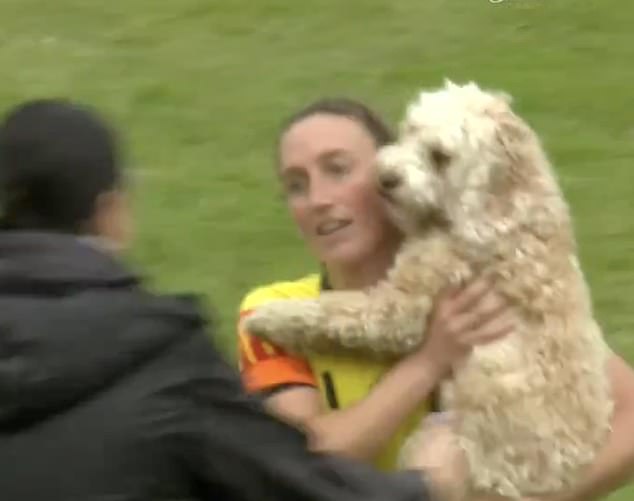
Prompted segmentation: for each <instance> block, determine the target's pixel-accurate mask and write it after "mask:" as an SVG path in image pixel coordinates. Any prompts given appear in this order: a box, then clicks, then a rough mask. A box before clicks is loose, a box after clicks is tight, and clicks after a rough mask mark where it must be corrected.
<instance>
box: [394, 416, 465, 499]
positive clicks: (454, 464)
mask: <svg viewBox="0 0 634 501" xmlns="http://www.w3.org/2000/svg"><path fill="white" fill-rule="evenodd" d="M454 425H455V422H454V418H453V417H452V416H451V415H448V414H444V413H443V414H432V415H430V416H429V417H428V418H427V419H426V420H425V422H424V423H423V426H422V428H421V429H420V430H419V431H418V432H417V433H416V434H415V435H413V436H412V437H411V438H410V440H412V441H413V442H410V443H409V444H408V445H407V447H408V448H410V450H411V452H410V453H409V454H408V457H407V461H406V465H405V466H406V467H407V468H408V469H410V468H411V469H418V470H421V471H422V472H423V475H424V479H425V482H426V484H427V486H428V488H429V490H430V491H431V493H432V496H433V497H432V499H438V500H441V501H462V500H464V499H465V495H466V493H467V480H468V473H469V467H468V463H467V459H466V457H465V454H464V452H463V450H462V449H461V448H460V446H459V444H458V441H457V439H456V436H455V435H454V432H453V427H454Z"/></svg>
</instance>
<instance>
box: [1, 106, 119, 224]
mask: <svg viewBox="0 0 634 501" xmlns="http://www.w3.org/2000/svg"><path fill="white" fill-rule="evenodd" d="M120 177H121V172H120V159H119V152H118V149H117V141H116V138H115V135H114V132H113V131H112V130H111V129H110V128H109V127H108V125H107V124H106V123H105V122H104V121H103V120H102V118H101V117H99V116H98V115H97V114H96V113H95V112H93V111H92V110H90V109H88V108H87V107H84V106H81V105H79V104H75V103H71V102H69V101H65V100H56V99H41V100H33V101H27V102H24V103H22V104H20V105H18V106H17V107H15V108H13V109H12V110H10V112H9V113H8V114H7V116H6V117H5V119H4V122H3V123H2V124H1V125H0V207H1V212H2V213H1V214H0V222H1V224H2V228H4V229H18V230H42V231H60V232H68V233H81V231H82V227H83V226H84V224H85V223H86V222H87V221H88V220H89V219H90V217H91V216H92V215H93V214H94V210H95V203H96V201H97V198H98V196H99V195H100V194H102V193H105V192H107V191H109V190H112V189H113V188H115V187H116V186H117V185H118V184H119V182H120Z"/></svg>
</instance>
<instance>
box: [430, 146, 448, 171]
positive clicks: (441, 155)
mask: <svg viewBox="0 0 634 501" xmlns="http://www.w3.org/2000/svg"><path fill="white" fill-rule="evenodd" d="M429 156H430V158H431V161H432V164H433V165H434V168H435V169H436V170H437V171H438V172H442V171H444V170H445V169H446V168H447V167H448V166H449V162H450V161H451V156H450V155H449V154H448V153H445V152H444V151H443V150H441V149H440V148H432V149H431V151H430V152H429Z"/></svg>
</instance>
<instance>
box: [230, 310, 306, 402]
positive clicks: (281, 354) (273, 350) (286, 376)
mask: <svg viewBox="0 0 634 501" xmlns="http://www.w3.org/2000/svg"><path fill="white" fill-rule="evenodd" d="M251 311H253V310H243V311H241V312H240V320H239V325H238V336H239V355H240V359H239V365H240V372H241V374H242V380H243V385H244V387H245V388H246V390H247V391H261V390H264V389H267V388H272V387H274V386H277V385H280V384H289V383H295V384H307V385H311V386H317V381H316V380H315V377H314V376H313V372H312V369H311V367H310V365H309V364H308V362H307V361H305V360H303V359H302V358H299V357H294V356H292V355H289V354H287V353H286V351H285V350H283V349H282V348H281V347H279V346H277V345H275V344H273V343H270V342H268V341H265V340H263V339H260V338H258V337H255V336H252V335H250V334H249V333H248V332H246V331H245V330H244V328H243V327H242V325H241V321H242V320H243V319H244V318H245V317H246V316H247V315H249V313H251Z"/></svg>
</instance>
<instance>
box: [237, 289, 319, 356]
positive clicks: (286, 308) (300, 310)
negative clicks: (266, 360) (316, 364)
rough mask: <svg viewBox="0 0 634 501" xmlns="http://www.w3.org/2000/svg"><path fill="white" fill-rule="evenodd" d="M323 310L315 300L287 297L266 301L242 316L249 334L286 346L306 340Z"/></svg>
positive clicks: (295, 345)
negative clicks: (244, 316) (286, 298)
mask: <svg viewBox="0 0 634 501" xmlns="http://www.w3.org/2000/svg"><path fill="white" fill-rule="evenodd" d="M323 316H324V315H323V312H322V310H321V307H320V305H319V303H318V302H317V301H314V300H302V299H288V300H279V301H272V302H270V303H266V304H264V305H262V306H260V307H258V308H257V309H256V310H254V311H253V312H252V313H251V314H250V315H248V316H247V317H246V318H245V320H244V328H245V330H246V331H247V332H249V333H250V334H252V335H254V336H257V337H260V338H263V339H266V340H268V341H272V342H274V343H276V344H278V345H279V346H282V347H286V348H297V347H299V346H301V345H303V344H304V343H305V342H306V339H307V337H308V336H310V334H311V332H313V331H314V330H315V329H316V327H317V326H319V325H320V324H323Z"/></svg>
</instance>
